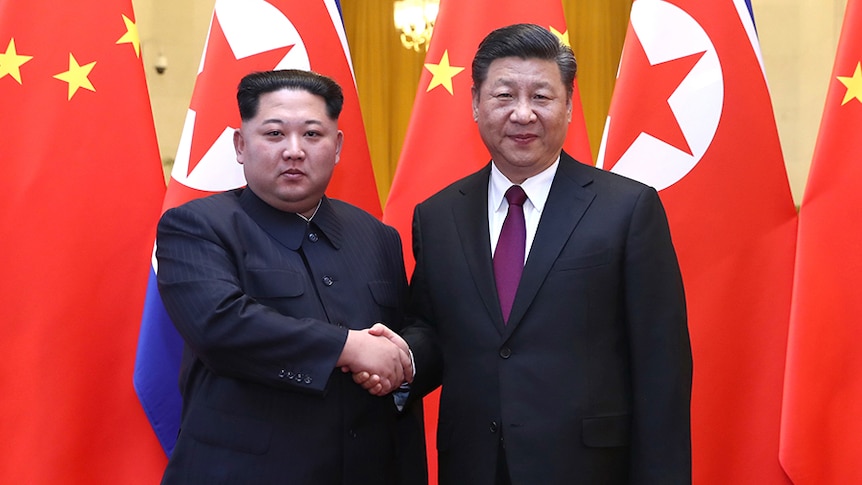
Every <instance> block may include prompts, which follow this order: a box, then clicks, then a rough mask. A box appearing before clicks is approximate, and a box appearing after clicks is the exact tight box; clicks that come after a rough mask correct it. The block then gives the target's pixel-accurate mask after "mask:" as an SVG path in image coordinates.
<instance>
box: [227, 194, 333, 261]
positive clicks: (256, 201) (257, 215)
mask: <svg viewBox="0 0 862 485" xmlns="http://www.w3.org/2000/svg"><path fill="white" fill-rule="evenodd" d="M239 203H240V206H241V207H242V208H243V210H244V211H245V212H246V213H247V214H248V215H249V217H251V218H252V220H254V221H255V222H256V223H257V224H258V225H259V226H260V227H261V229H263V230H264V231H265V232H266V233H267V234H269V235H270V236H271V237H272V238H273V239H275V240H276V241H278V242H279V243H281V244H282V245H283V246H285V247H286V248H288V249H290V250H292V251H296V250H298V249H299V247H300V246H301V245H302V241H303V239H304V238H305V235H306V233H308V232H309V231H314V230H319V232H321V233H322V234H323V235H324V236H325V237H326V239H327V240H328V241H329V242H330V244H332V245H333V246H334V247H335V248H336V249H338V248H340V247H341V241H342V224H341V221H340V219H339V217H338V214H337V213H336V212H335V210H334V208H333V207H332V203H331V202H330V200H329V199H328V198H327V197H326V196H324V197H323V200H322V201H321V203H320V207H319V208H318V209H317V212H316V213H315V214H314V217H312V219H311V221H308V222H306V221H305V219H303V218H302V216H300V215H299V214H295V213H293V212H284V211H282V210H279V209H276V208H275V207H272V206H271V205H269V204H267V203H266V202H264V201H263V200H261V198H260V197H258V196H257V194H255V193H254V192H252V190H251V189H249V188H248V187H246V188H244V189H242V194H240V198H239ZM315 228H316V229H315Z"/></svg>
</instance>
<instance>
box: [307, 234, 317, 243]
mask: <svg viewBox="0 0 862 485" xmlns="http://www.w3.org/2000/svg"><path fill="white" fill-rule="evenodd" d="M308 240H309V241H311V242H317V240H318V237H317V233H314V232H310V233H308Z"/></svg>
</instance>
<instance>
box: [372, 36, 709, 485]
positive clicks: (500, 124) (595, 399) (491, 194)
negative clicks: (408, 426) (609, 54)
mask: <svg viewBox="0 0 862 485" xmlns="http://www.w3.org/2000/svg"><path fill="white" fill-rule="evenodd" d="M575 70H576V65H575V59H574V56H573V55H572V52H571V50H570V49H569V48H568V47H565V46H563V45H561V44H560V43H559V41H558V40H557V39H556V37H555V36H554V35H552V34H551V33H549V32H548V31H547V30H546V29H545V28H542V27H539V26H536V25H514V26H509V27H505V28H502V29H499V30H497V31H494V32H492V33H491V34H489V35H488V36H487V37H486V38H485V40H484V41H483V42H482V44H481V45H480V46H479V50H478V52H477V54H476V57H475V59H474V61H473V83H474V86H473V114H474V117H475V119H476V121H477V123H478V126H479V131H480V134H481V136H482V139H483V141H484V143H485V145H486V146H487V147H488V149H489V151H490V153H491V156H492V163H491V164H489V165H488V166H486V167H485V168H483V169H482V170H480V171H479V172H477V173H475V174H473V175H470V176H468V177H466V178H464V179H462V180H459V181H457V182H455V183H454V184H452V185H451V186H449V187H447V188H445V189H444V190H442V191H441V192H439V193H437V194H436V195H434V196H432V197H431V198H429V199H428V200H427V201H425V202H423V203H421V204H419V205H418V206H417V207H416V210H415V214H414V219H413V248H414V255H415V257H416V269H415V272H414V274H413V278H412V281H411V306H410V310H409V313H410V314H411V316H412V317H413V318H415V320H416V321H415V323H413V324H411V325H410V326H408V327H407V328H406V329H405V330H404V331H403V333H402V335H403V338H404V339H405V340H406V342H407V343H408V344H409V347H410V349H411V350H412V352H413V355H414V359H415V360H414V363H415V369H416V377H415V380H414V381H413V383H412V385H411V397H413V398H415V397H419V396H422V395H424V394H426V393H427V392H429V391H431V390H432V389H434V388H435V387H437V386H438V385H440V384H441V383H442V390H441V395H440V415H439V421H438V430H437V448H438V458H439V476H440V483H441V484H444V485H449V484H464V485H467V484H469V485H491V484H495V483H496V484H508V483H513V484H516V485H533V484H541V485H554V484H559V485H563V484H567V485H568V484H588V485H593V484H629V483H631V484H661V485H669V484H682V483H690V480H691V449H690V448H691V443H690V420H689V404H690V394H691V370H692V363H691V350H690V344H689V336H688V330H687V323H686V313H685V300H684V294H683V287H682V281H681V277H680V272H679V267H678V264H677V258H676V254H675V252H674V248H673V245H672V243H671V237H670V232H669V229H668V224H667V219H666V216H665V213H664V210H663V208H662V205H661V202H660V200H659V197H658V194H657V193H656V191H655V190H654V189H652V188H651V187H647V186H645V185H643V184H641V183H638V182H635V181H632V180H629V179H626V178H623V177H620V176H618V175H615V174H611V173H609V172H604V171H601V170H598V169H596V168H593V167H590V166H587V165H583V164H580V163H578V162H576V161H575V160H573V159H572V158H571V157H569V156H568V155H567V154H566V153H564V152H562V146H563V140H564V138H565V134H566V130H567V125H568V123H569V121H570V119H571V113H572V92H573V80H574V77H575ZM512 185H514V186H518V187H520V188H521V189H522V190H523V192H525V193H526V201H523V210H524V215H523V216H522V217H523V222H522V224H524V227H523V229H522V236H521V238H520V240H521V244H524V245H525V248H521V249H520V254H518V255H517V258H516V259H517V262H516V266H518V267H519V268H518V270H519V271H522V275H521V276H520V277H517V276H516V277H515V280H514V286H515V287H516V290H515V289H514V288H513V289H512V290H511V294H509V295H504V294H498V291H500V290H502V289H503V287H504V286H505V283H503V284H501V283H495V277H499V276H501V274H500V273H504V271H502V270H500V269H495V268H496V267H497V265H498V263H501V262H500V261H498V254H497V253H501V252H504V250H503V249H501V246H502V245H503V239H504V237H503V236H502V233H503V232H505V231H506V229H504V227H505V226H506V225H507V224H508V222H509V221H508V220H507V217H508V216H507V212H509V209H510V205H513V206H514V205H517V204H518V203H519V202H520V201H518V200H515V199H513V202H512V203H511V204H510V203H509V202H508V201H507V199H506V198H505V197H504V193H506V192H507V191H508V190H509V187H510V186H512ZM513 190H515V191H517V189H513ZM515 214H516V215H515V216H513V217H516V218H517V217H518V216H517V210H516V211H515ZM498 241H499V242H498ZM505 251H508V250H505ZM506 302H508V303H506ZM387 335H388V336H389V337H390V338H392V339H393V340H394V341H398V339H397V337H395V336H393V335H392V334H387ZM399 343H400V342H399ZM357 380H358V381H359V382H363V376H358V377H357ZM364 382H373V381H364Z"/></svg>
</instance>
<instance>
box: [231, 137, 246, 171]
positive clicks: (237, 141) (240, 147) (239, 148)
mask: <svg viewBox="0 0 862 485" xmlns="http://www.w3.org/2000/svg"><path fill="white" fill-rule="evenodd" d="M233 149H234V150H235V151H236V161H237V163H239V164H240V165H242V163H243V159H242V158H243V157H242V154H243V152H244V151H245V139H244V138H243V137H242V132H240V130H233Z"/></svg>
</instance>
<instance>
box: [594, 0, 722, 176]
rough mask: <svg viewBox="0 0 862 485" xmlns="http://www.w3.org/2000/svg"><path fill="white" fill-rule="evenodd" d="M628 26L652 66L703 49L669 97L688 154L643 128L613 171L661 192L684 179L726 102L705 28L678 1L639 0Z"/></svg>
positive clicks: (706, 144) (601, 155)
mask: <svg viewBox="0 0 862 485" xmlns="http://www.w3.org/2000/svg"><path fill="white" fill-rule="evenodd" d="M631 26H632V29H633V30H634V32H635V34H636V35H637V36H638V39H639V40H640V44H641V45H642V46H643V49H644V53H645V54H646V56H647V58H648V59H649V62H650V64H651V65H656V64H659V63H662V62H667V61H672V60H674V59H679V58H682V57H685V56H689V55H692V54H698V53H701V52H703V53H704V54H703V56H702V57H701V59H700V60H699V61H698V62H697V64H695V66H694V67H693V68H692V70H691V71H690V72H689V74H688V75H687V76H686V77H685V79H683V80H682V82H680V84H679V86H678V87H677V88H676V90H674V92H673V94H672V95H671V96H670V98H669V99H668V104H669V105H670V108H671V111H672V112H673V114H674V116H675V117H676V120H677V122H678V123H679V127H680V130H681V131H682V133H683V135H684V136H685V138H686V141H687V142H688V144H689V147H690V149H691V152H692V153H691V155H689V154H688V153H686V152H684V151H682V150H680V149H678V148H676V147H674V146H672V145H670V144H668V143H666V142H664V141H662V140H659V139H657V138H655V137H653V136H651V135H649V134H647V133H643V132H642V133H640V135H638V136H637V138H636V139H635V141H634V142H633V143H632V144H631V146H629V147H628V149H627V150H626V151H625V152H624V153H623V155H622V156H621V157H620V159H619V160H618V161H617V162H616V164H615V165H614V166H613V167H612V169H611V171H612V172H615V173H618V174H621V175H625V176H627V177H629V178H633V179H635V180H639V181H641V182H643V183H645V184H647V185H650V186H652V187H654V188H656V189H657V190H662V189H665V188H667V187H670V186H671V185H673V184H675V183H676V182H679V181H680V180H682V178H683V177H685V176H686V174H688V173H689V172H690V171H691V170H692V169H693V168H694V167H695V166H696V165H697V163H698V162H699V161H700V160H701V158H702V157H703V154H704V153H705V152H706V150H707V148H709V145H710V143H712V140H713V138H714V137H715V132H716V129H717V128H718V123H719V120H720V119H721V112H722V107H723V104H724V78H723V74H722V70H721V63H720V61H719V58H718V54H717V52H716V49H715V46H714V45H713V43H712V41H711V40H710V38H709V36H708V35H707V33H706V31H704V29H703V27H701V25H700V24H699V23H698V22H697V21H696V20H695V19H694V18H692V17H691V15H689V14H688V13H687V12H685V11H684V10H682V9H680V8H679V7H677V6H676V5H673V4H671V3H668V2H665V1H663V0H638V1H637V2H634V3H633V4H632V11H631ZM636 74H637V73H628V75H636ZM619 75H627V73H619ZM644 89H649V86H644ZM635 116H636V115H635ZM612 123H613V119H612V117H610V116H609V117H608V119H607V122H606V124H605V131H604V135H603V137H602V144H601V147H600V148H599V156H598V163H597V166H598V167H600V168H602V167H603V166H604V165H605V160H604V158H605V143H606V142H607V136H608V130H609V129H610V126H611V124H612Z"/></svg>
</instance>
